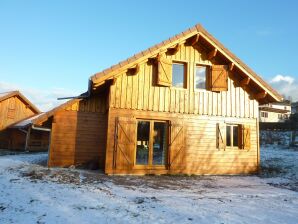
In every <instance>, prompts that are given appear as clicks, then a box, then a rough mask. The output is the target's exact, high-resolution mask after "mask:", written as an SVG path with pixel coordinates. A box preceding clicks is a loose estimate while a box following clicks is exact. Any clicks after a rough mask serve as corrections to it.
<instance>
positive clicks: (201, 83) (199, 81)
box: [195, 65, 207, 89]
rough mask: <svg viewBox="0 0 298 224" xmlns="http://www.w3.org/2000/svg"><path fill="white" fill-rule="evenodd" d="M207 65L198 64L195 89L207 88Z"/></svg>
mask: <svg viewBox="0 0 298 224" xmlns="http://www.w3.org/2000/svg"><path fill="white" fill-rule="evenodd" d="M206 74H207V67H206V66H200V65H197V66H196V76H195V89H206Z"/></svg>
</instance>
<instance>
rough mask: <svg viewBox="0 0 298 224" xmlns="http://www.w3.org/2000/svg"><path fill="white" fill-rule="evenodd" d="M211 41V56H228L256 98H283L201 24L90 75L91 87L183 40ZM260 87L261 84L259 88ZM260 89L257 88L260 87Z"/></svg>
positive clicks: (190, 42) (229, 62)
mask: <svg viewBox="0 0 298 224" xmlns="http://www.w3.org/2000/svg"><path fill="white" fill-rule="evenodd" d="M202 42H204V43H205V44H208V45H209V46H208V48H209V49H210V48H211V50H210V52H208V57H218V56H221V57H224V58H225V60H226V61H227V63H228V65H229V68H230V70H237V71H238V72H240V73H241V76H242V77H241V81H240V85H241V86H243V87H244V88H247V87H250V88H251V89H253V90H254V98H255V99H256V100H258V101H259V102H263V103H264V102H266V103H268V102H278V101H281V100H282V99H283V98H282V96H281V95H280V94H279V93H278V92H277V91H275V90H274V89H273V88H272V87H271V86H270V85H269V84H267V83H266V82H265V81H264V80H263V79H262V78H261V77H260V76H259V75H257V74H256V73H255V72H254V71H253V70H252V69H250V68H249V67H248V66H247V65H246V64H244V63H243V62H242V61H241V60H240V59H239V58H237V57H236V56H235V55H234V54H233V53H232V52H230V51H229V50H228V49H227V48H225V47H224V46H223V45H222V44H221V43H220V42H219V41H218V40H217V39H215V38H214V37H213V36H212V35H211V34H209V33H208V32H207V31H206V30H205V29H204V28H203V27H202V26H201V25H200V24H198V25H196V26H194V27H192V28H190V29H188V30H186V31H184V32H182V33H180V34H178V35H176V36H174V37H171V38H169V39H168V40H166V41H163V42H161V43H159V44H157V45H155V46H153V47H151V48H149V49H147V50H145V51H142V52H140V53H138V54H136V55H134V56H132V57H130V58H128V59H126V60H124V61H122V62H120V63H118V64H116V65H113V66H112V67H110V68H108V69H105V70H103V71H102V72H99V73H96V74H95V75H93V76H91V77H90V80H91V84H92V85H91V87H90V88H91V89H92V90H96V89H97V88H98V87H100V86H102V85H103V84H106V83H107V82H109V83H113V82H115V79H117V76H119V75H121V74H122V73H123V72H125V71H127V70H128V69H132V68H135V67H137V66H138V64H140V63H143V62H146V61H148V60H149V59H150V58H155V57H157V56H158V54H161V53H165V52H168V51H169V50H172V49H175V48H177V47H179V45H181V44H189V45H191V46H194V47H196V45H198V44H199V43H202ZM255 87H257V88H255ZM256 89H257V90H256Z"/></svg>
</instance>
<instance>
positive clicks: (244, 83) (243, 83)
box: [240, 77, 250, 87]
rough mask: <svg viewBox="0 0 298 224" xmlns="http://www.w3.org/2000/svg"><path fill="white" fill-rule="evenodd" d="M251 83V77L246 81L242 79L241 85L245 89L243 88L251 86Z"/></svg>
mask: <svg viewBox="0 0 298 224" xmlns="http://www.w3.org/2000/svg"><path fill="white" fill-rule="evenodd" d="M249 82H250V78H249V77H246V78H244V79H242V80H241V81H240V85H241V86H242V87H243V86H247V85H248V84H249Z"/></svg>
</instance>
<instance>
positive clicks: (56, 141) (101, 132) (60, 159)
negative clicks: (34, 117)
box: [48, 94, 107, 168]
mask: <svg viewBox="0 0 298 224" xmlns="http://www.w3.org/2000/svg"><path fill="white" fill-rule="evenodd" d="M106 103H107V95H106V94H99V95H97V96H94V97H90V98H88V99H84V100H81V101H80V102H77V103H74V104H73V105H71V106H68V107H67V108H65V109H63V110H61V111H59V112H57V113H56V114H55V115H54V120H53V124H52V133H51V144H50V156H49V161H48V165H49V166H62V167H64V166H70V165H80V164H85V163H90V162H92V163H96V164H97V165H99V167H100V168H103V167H104V161H105V145H106V130H107V109H106V108H107V105H106Z"/></svg>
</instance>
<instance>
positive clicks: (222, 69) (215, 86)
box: [209, 65, 228, 91]
mask: <svg viewBox="0 0 298 224" xmlns="http://www.w3.org/2000/svg"><path fill="white" fill-rule="evenodd" d="M209 90H211V91H227V90H228V67H227V66H226V65H212V67H211V72H210V77H209Z"/></svg>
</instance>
